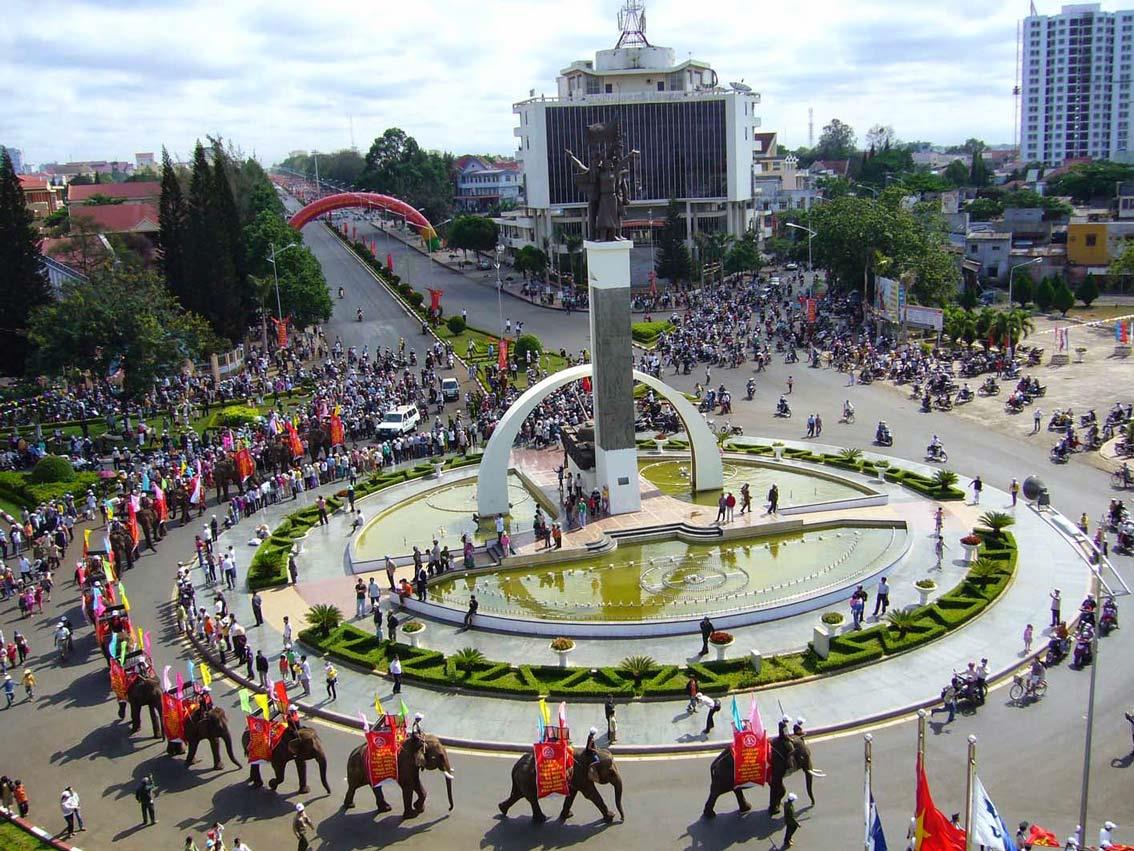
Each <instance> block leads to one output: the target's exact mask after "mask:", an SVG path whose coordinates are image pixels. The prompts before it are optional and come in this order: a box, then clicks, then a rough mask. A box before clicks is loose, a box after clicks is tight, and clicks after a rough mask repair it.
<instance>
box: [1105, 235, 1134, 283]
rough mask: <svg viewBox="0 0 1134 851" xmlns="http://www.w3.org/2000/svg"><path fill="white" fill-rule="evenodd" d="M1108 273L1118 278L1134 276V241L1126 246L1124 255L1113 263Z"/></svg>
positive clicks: (1123, 250)
mask: <svg viewBox="0 0 1134 851" xmlns="http://www.w3.org/2000/svg"><path fill="white" fill-rule="evenodd" d="M1108 272H1109V273H1110V275H1112V276H1113V277H1116V278H1117V277H1121V276H1123V275H1134V241H1130V242H1126V243H1125V244H1124V246H1123V249H1122V253H1121V254H1120V255H1118V256H1117V257H1115V258H1114V260H1112V261H1111V263H1110V269H1109V270H1108Z"/></svg>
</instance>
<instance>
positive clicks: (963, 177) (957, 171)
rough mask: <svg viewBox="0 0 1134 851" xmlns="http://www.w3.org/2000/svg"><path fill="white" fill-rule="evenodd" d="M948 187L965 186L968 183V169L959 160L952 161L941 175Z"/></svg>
mask: <svg viewBox="0 0 1134 851" xmlns="http://www.w3.org/2000/svg"><path fill="white" fill-rule="evenodd" d="M943 176H944V178H945V180H946V181H947V182H948V183H949V185H950V186H967V185H968V183H969V169H968V166H966V165H965V164H964V163H963V162H961V161H960V160H953V162H951V163H949V165H947V166H945V171H944V174H943Z"/></svg>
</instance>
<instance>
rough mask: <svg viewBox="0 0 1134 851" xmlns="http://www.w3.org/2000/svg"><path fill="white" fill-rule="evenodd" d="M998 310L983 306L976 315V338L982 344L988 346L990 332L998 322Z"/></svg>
mask: <svg viewBox="0 0 1134 851" xmlns="http://www.w3.org/2000/svg"><path fill="white" fill-rule="evenodd" d="M996 314H997V311H995V310H993V309H992V308H991V307H985V308H981V310H980V311H979V312H978V313H977V315H976V338H975V339H977V340H979V341H980V344H981V345H982V346H984V347H985V348H988V338H989V332H990V331H991V329H992V327H993V325H995V324H996Z"/></svg>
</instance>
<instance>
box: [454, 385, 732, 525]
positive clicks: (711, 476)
mask: <svg viewBox="0 0 1134 851" xmlns="http://www.w3.org/2000/svg"><path fill="white" fill-rule="evenodd" d="M591 373H592V365H591V364H589V363H585V364H580V365H579V366H572V367H568V368H567V369H562V370H560V371H559V372H556V373H554V374H553V375H549V376H548V377H547V378H545V379H543V381H541V382H539V383H538V384H536V385H535V386H534V387H529V388H528V389H527V390H526V391H524V393H523V395H522V396H520V398H519V399H517V400H516V401H515V402H513V403H512V405H511V407H509V408H508V410H507V411H505V413H504V416H503V417H501V418H500V422H498V423H497V424H496V428H495V429H494V430H493V432H492V437H490V438H489V439H488V445H487V446H485V447H484V455H483V456H481V459H480V471H479V474H478V481H477V497H476V504H477V513H478V514H479V515H480V516H481V517H491V516H492V515H494V514H507V513H508V462H509V460H510V458H511V455H512V444H513V442H515V440H516V435H517V434H519V432H520V428H521V427H522V426H523V424H524V420H526V419H527V418H528V415H529V414H531V412H532V411H534V410H535V407H536V405H538V404H539V403H540V402H541V401H543V399H544V398H546V397H547V396H548V395H549V394H551V393H553V392H555V391H556V390H558V389H559V388H560V387H562V386H563V385H564V384H569V383H571V382H572V381H578V380H580V379H582V378H588V377H590V376H591ZM634 380H635V381H640V382H642V383H643V384H645V385H646V386H647V387H650V388H652V389H653V390H654V391H655V392H656V393H658V395H660V396H662V397H663V398H665V399H666V400H667V401H668V402H669V403H670V404H671V405H673V408H674V410H675V411H676V412H677V416H678V417H679V418H680V420H681V422H682V423H683V424H684V426H685V433H686V434H687V435H688V437H689V448H690V451H691V454H692V456H693V465H692V466H693V476H692V480H693V489H694V491H706V490H720V489H721V488H722V487H724V470H723V468H722V466H721V455H720V451H719V450H718V449H717V440H716V438H715V437H714V436H713V432H712V430H710V428H709V426H708V425H707V424H706V423H705V420H704V418H703V417H702V416H701V415H700V414H699V413H698V412H697V409H696V408H695V407H694V406H693V405H692V404H691V403H690V402H689V400H688V399H686V398H685V396H684V394H682V392H681V391H680V390H677V389H675V388H673V387H670V386H669V385H668V384H666V383H665V382H664V381H659V380H658V379H656V378H654V377H653V376H652V375H647V374H646V373H644V372H639V371H638V370H634Z"/></svg>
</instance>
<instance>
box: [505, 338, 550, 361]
mask: <svg viewBox="0 0 1134 851" xmlns="http://www.w3.org/2000/svg"><path fill="white" fill-rule="evenodd" d="M511 351H512V354H513V355H515V357H516V363H526V362H527V353H528V352H531V353H532V363H537V362H538V361H539V356H540V353H541V352H543V343H541V342H540V341H539V337H537V336H536V335H535V334H521V335H520V338H519V339H518V340H516V342H515V344H514V345H513V346H512V349H511Z"/></svg>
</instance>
